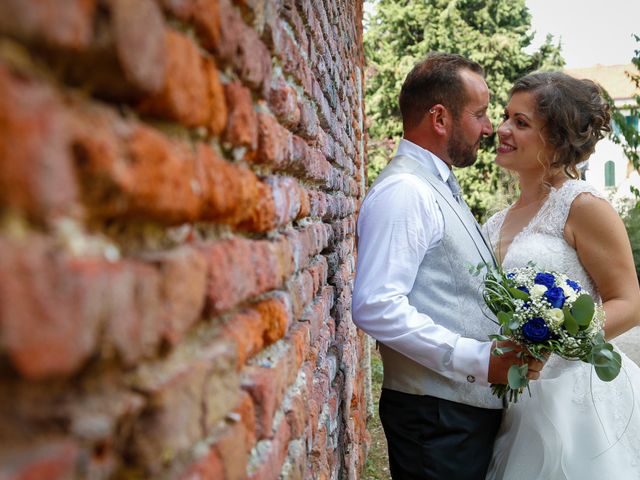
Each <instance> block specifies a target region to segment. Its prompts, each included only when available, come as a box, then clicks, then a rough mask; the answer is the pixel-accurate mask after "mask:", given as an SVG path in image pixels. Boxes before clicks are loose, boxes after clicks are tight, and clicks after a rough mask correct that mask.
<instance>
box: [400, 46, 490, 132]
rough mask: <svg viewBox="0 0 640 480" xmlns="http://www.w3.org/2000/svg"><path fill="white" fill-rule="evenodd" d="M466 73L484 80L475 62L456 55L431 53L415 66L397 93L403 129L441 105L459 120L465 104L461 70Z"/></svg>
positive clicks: (414, 123) (413, 124) (416, 122)
mask: <svg viewBox="0 0 640 480" xmlns="http://www.w3.org/2000/svg"><path fill="white" fill-rule="evenodd" d="M462 69H467V70H471V71H472V72H475V73H477V74H479V75H482V76H484V70H483V68H482V67H481V66H480V65H479V64H478V63H476V62H474V61H472V60H469V59H467V58H465V57H463V56H462V55H458V54H456V53H440V52H436V53H430V54H429V55H428V56H427V58H425V59H424V60H422V61H420V62H419V63H417V64H416V65H415V66H414V67H413V68H412V69H411V71H410V72H409V74H408V75H407V78H405V80H404V83H403V84H402V89H401V90H400V112H401V113H402V123H403V125H404V129H405V130H407V129H408V128H411V127H414V126H416V125H417V124H418V123H420V121H421V120H422V117H423V116H424V115H425V114H426V113H427V111H428V110H429V109H430V108H431V107H433V106H434V105H436V104H438V103H439V104H442V105H444V106H445V107H447V109H449V110H450V111H451V114H452V115H453V118H454V119H457V118H459V116H460V113H461V112H462V108H463V107H464V106H465V104H466V103H467V94H466V91H465V88H464V83H463V81H462V78H461V77H460V70H462Z"/></svg>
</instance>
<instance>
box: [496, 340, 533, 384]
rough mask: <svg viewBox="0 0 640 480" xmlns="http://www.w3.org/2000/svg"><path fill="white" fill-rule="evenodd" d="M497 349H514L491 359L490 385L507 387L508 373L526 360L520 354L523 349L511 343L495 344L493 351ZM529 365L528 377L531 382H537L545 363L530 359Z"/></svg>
mask: <svg viewBox="0 0 640 480" xmlns="http://www.w3.org/2000/svg"><path fill="white" fill-rule="evenodd" d="M496 347H500V348H505V347H512V348H513V350H511V351H510V352H506V353H503V354H502V355H493V354H491V356H490V357H489V378H488V380H489V383H496V384H501V385H506V384H507V383H508V380H507V373H508V372H509V368H511V366H512V365H522V364H524V363H525V362H524V360H523V359H522V358H521V357H520V355H519V353H520V352H521V351H522V347H521V346H520V345H517V344H515V343H513V342H511V341H508V340H507V341H502V342H494V343H493V345H491V351H492V352H493V350H494V349H495V348H496ZM526 363H527V364H528V365H529V371H528V372H527V377H529V380H537V379H538V378H540V370H542V368H543V367H544V363H543V362H541V361H540V360H537V359H535V358H529V359H528V360H527V362H526Z"/></svg>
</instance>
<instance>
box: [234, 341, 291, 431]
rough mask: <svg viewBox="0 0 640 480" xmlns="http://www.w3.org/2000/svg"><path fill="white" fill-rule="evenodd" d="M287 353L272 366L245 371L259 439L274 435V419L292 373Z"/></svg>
mask: <svg viewBox="0 0 640 480" xmlns="http://www.w3.org/2000/svg"><path fill="white" fill-rule="evenodd" d="M286 353H288V352H286ZM286 353H281V356H280V358H278V359H277V360H274V361H273V362H272V365H271V366H251V367H247V368H246V369H245V371H244V372H243V380H242V387H243V388H244V389H245V390H247V391H248V392H249V394H250V395H251V398H252V399H253V404H254V405H255V413H256V436H257V438H258V439H259V440H260V439H264V438H272V437H273V431H272V429H273V419H274V416H275V413H276V411H277V410H278V408H279V406H280V403H281V402H282V400H283V398H284V394H285V391H286V388H287V387H288V385H289V383H288V379H289V377H290V376H291V373H292V372H290V371H288V365H289V359H287V358H284V357H285V355H286Z"/></svg>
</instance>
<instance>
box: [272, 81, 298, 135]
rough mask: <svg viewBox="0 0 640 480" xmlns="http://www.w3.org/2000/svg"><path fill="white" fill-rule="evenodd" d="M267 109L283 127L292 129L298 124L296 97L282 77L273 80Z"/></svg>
mask: <svg viewBox="0 0 640 480" xmlns="http://www.w3.org/2000/svg"><path fill="white" fill-rule="evenodd" d="M269 107H270V109H271V111H272V112H273V113H274V114H275V116H276V117H277V118H278V121H279V122H280V123H281V124H282V125H284V126H285V127H287V128H289V129H294V128H295V127H297V126H298V124H299V123H300V107H299V106H298V95H297V93H296V91H295V89H294V88H293V87H291V86H290V85H289V84H287V82H286V81H285V80H284V78H282V77H278V78H277V79H276V80H274V84H273V86H272V88H271V92H270V94H269Z"/></svg>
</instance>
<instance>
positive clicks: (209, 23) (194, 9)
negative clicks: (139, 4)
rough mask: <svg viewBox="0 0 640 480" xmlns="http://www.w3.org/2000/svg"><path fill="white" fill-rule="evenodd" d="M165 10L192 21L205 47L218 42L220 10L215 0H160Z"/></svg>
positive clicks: (209, 47) (211, 46)
mask: <svg viewBox="0 0 640 480" xmlns="http://www.w3.org/2000/svg"><path fill="white" fill-rule="evenodd" d="M160 2H161V4H162V6H163V8H164V9H165V11H167V12H169V13H171V14H173V15H175V16H176V17H178V18H179V19H181V20H183V21H186V22H193V24H194V25H195V27H196V32H197V34H198V36H199V37H200V38H201V40H202V44H203V46H204V47H205V48H208V49H212V48H214V47H215V46H216V45H218V43H219V42H220V12H219V11H218V1H217V0H160Z"/></svg>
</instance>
